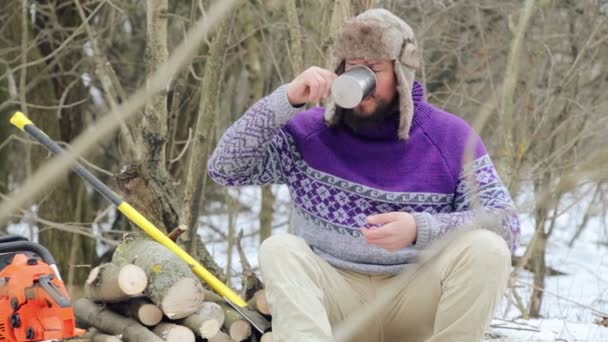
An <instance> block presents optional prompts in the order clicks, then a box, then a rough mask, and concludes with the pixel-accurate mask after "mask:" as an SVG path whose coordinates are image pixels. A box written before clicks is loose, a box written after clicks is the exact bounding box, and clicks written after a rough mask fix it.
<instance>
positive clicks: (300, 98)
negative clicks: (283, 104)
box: [287, 66, 338, 106]
mask: <svg viewBox="0 0 608 342" xmlns="http://www.w3.org/2000/svg"><path fill="white" fill-rule="evenodd" d="M336 77H338V76H337V75H336V74H335V73H333V72H331V71H329V70H325V69H322V68H319V67H316V66H312V67H310V68H308V69H306V71H304V72H303V73H301V74H299V75H298V76H297V77H296V78H295V79H294V80H293V81H291V83H289V86H288V87H287V98H288V99H289V103H291V105H292V106H300V105H304V104H306V103H317V102H319V101H320V100H321V99H326V98H329V96H330V95H331V85H332V83H333V82H334V80H335V79H336Z"/></svg>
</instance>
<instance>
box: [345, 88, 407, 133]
mask: <svg viewBox="0 0 608 342" xmlns="http://www.w3.org/2000/svg"><path fill="white" fill-rule="evenodd" d="M372 99H373V100H374V101H375V102H376V103H377V104H378V105H377V107H376V109H375V110H374V112H373V113H372V114H368V115H365V116H361V115H360V114H358V113H357V111H356V110H355V109H354V108H353V109H343V121H342V122H343V123H344V124H345V125H346V126H347V127H350V129H352V130H353V131H354V132H358V131H360V130H361V129H366V128H373V127H376V126H380V125H382V123H383V122H384V121H385V120H386V119H387V118H388V117H390V116H391V114H393V113H394V112H395V111H396V110H397V105H398V102H399V98H398V96H395V98H394V99H393V100H392V101H391V102H387V101H385V100H384V99H379V98H375V97H374V98H372ZM355 108H356V107H355Z"/></svg>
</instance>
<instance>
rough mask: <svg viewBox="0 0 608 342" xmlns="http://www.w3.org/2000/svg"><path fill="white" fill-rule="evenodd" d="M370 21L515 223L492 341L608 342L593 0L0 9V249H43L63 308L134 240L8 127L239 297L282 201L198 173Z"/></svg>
mask: <svg viewBox="0 0 608 342" xmlns="http://www.w3.org/2000/svg"><path fill="white" fill-rule="evenodd" d="M378 6H379V7H384V8H387V9H389V10H391V11H393V12H394V13H395V14H397V15H399V16H400V17H402V18H403V19H405V20H406V21H407V22H408V23H409V24H410V25H411V26H412V27H413V29H414V31H415V32H416V35H417V39H418V43H419V46H420V47H421V51H422V55H423V64H422V67H421V69H420V70H419V72H418V73H417V78H418V79H419V80H421V81H422V82H423V83H424V84H425V86H426V89H427V96H428V100H429V102H432V103H434V104H436V105H438V106H439V107H442V108H445V109H447V110H448V111H450V112H453V113H456V114H458V115H460V116H462V117H463V118H465V119H466V120H467V121H468V122H469V123H471V124H472V125H473V126H474V127H475V128H476V129H477V131H478V132H479V133H480V134H481V135H482V137H483V139H484V141H485V143H486V145H487V147H488V149H489V151H490V154H491V156H492V158H493V160H494V163H495V164H496V166H497V167H498V169H499V172H500V174H501V176H502V178H503V181H504V182H505V183H506V184H507V186H508V188H509V190H510V191H511V194H512V195H513V197H514V198H515V199H516V201H517V205H518V208H519V210H520V213H521V216H520V218H521V220H522V223H523V227H522V229H523V231H522V233H523V236H522V245H521V247H520V248H519V250H518V251H517V252H516V255H515V257H514V263H513V264H514V270H513V276H512V277H511V281H510V286H509V290H508V292H507V293H505V297H504V300H503V303H502V304H501V307H500V308H499V310H498V311H497V313H496V316H495V317H496V319H495V320H494V321H493V322H492V329H491V331H490V332H489V334H488V336H487V338H488V340H504V341H529V340H532V341H536V340H538V341H554V340H559V341H602V340H608V328H607V327H606V325H608V293H607V291H608V260H606V258H605V256H606V255H607V252H608V218H607V216H606V213H607V210H608V182H607V180H608V167H607V165H608V149H607V146H608V137H607V136H608V135H607V134H606V133H608V130H607V128H606V127H607V123H608V116H607V115H606V108H608V98H607V97H606V96H605V92H606V89H608V88H607V85H608V18H607V16H608V2H606V1H602V0H580V1H575V0H538V1H534V0H526V1H513V0H507V1H498V0H484V1H471V0H460V1H456V0H433V1H398V0H386V1H380V0H379V1H373V0H336V1H332V0H221V1H216V2H211V1H209V0H191V1H168V0H150V1H143V0H139V1H138V0H75V1H59V0H4V1H2V2H0V160H1V162H0V196H1V201H0V230H1V232H0V233H1V234H5V233H20V234H25V235H26V236H28V237H30V238H32V239H34V240H36V241H39V242H41V243H42V244H44V245H45V246H47V247H48V248H49V249H50V250H51V251H52V253H53V254H54V255H55V257H56V259H57V260H58V263H59V265H60V266H61V271H62V273H63V274H64V278H65V280H66V282H67V284H68V286H69V288H70V291H71V293H73V294H76V296H77V294H78V293H79V288H80V286H81V284H82V283H83V282H84V279H85V278H86V276H87V274H88V272H89V271H90V269H91V267H93V266H95V265H97V264H99V263H100V262H101V261H102V260H105V259H104V258H106V259H107V257H108V255H109V253H110V252H111V250H112V248H113V247H114V246H116V245H117V244H118V243H119V242H120V239H121V237H122V235H123V234H124V233H125V232H128V231H130V230H131V229H132V228H131V227H130V225H129V224H128V222H127V221H126V220H125V219H124V218H123V217H121V216H120V215H117V213H116V211H115V210H114V209H113V208H112V207H111V206H110V205H109V203H108V202H106V201H105V200H104V199H103V198H101V197H100V196H99V195H98V194H96V193H95V192H94V191H92V189H91V188H90V187H89V186H87V185H86V184H85V183H84V182H83V181H82V180H81V179H79V178H78V177H77V176H76V175H74V174H72V173H70V172H68V171H67V165H68V163H67V159H61V158H58V159H53V158H50V157H49V156H48V153H47V152H46V150H45V149H44V148H42V147H40V146H38V145H36V144H35V143H32V141H31V140H30V139H28V138H26V137H25V136H24V135H23V134H20V133H18V131H17V130H16V129H15V128H14V127H12V126H11V125H10V124H9V121H8V120H9V118H10V116H11V115H12V113H13V112H14V111H16V110H20V111H23V112H24V113H27V114H28V116H29V117H30V118H31V119H32V121H33V122H34V123H36V124H37V125H38V126H39V127H40V128H41V129H43V130H44V131H45V132H46V133H47V134H48V135H49V136H50V137H52V138H53V139H55V140H57V141H61V142H65V143H70V144H71V146H72V147H71V150H72V151H73V152H74V153H76V154H78V155H79V156H80V157H81V161H82V162H83V163H85V165H87V166H88V167H89V169H90V170H91V171H93V172H94V173H95V174H96V175H97V176H98V177H100V178H101V179H102V180H103V181H105V182H106V183H107V184H109V185H111V187H112V188H113V189H115V190H116V191H117V192H119V193H121V194H122V195H123V196H125V198H127V200H128V201H129V202H131V203H132V204H134V206H135V207H138V209H141V210H142V211H143V212H144V214H145V215H147V216H149V217H151V218H153V221H154V222H155V223H157V224H158V225H159V226H160V227H162V228H163V229H165V231H170V230H172V229H173V228H175V227H177V225H178V224H179V223H185V224H186V225H188V227H189V228H190V229H189V231H188V233H186V234H184V235H182V237H180V243H181V244H182V245H183V246H185V248H187V250H188V251H189V252H190V253H192V254H193V255H194V256H195V257H197V258H198V259H200V260H201V261H203V262H204V263H205V265H207V266H208V267H209V268H210V269H211V270H213V272H214V273H215V274H217V275H218V276H220V277H221V278H222V279H229V281H230V282H231V285H232V286H233V288H235V289H239V287H240V285H241V281H240V271H241V263H240V259H239V253H238V248H237V247H239V245H240V246H242V247H243V250H244V253H242V254H244V255H245V256H247V259H248V260H249V262H250V263H251V264H252V265H253V266H254V267H255V266H256V264H257V260H256V256H257V247H258V246H259V244H260V242H261V241H263V240H264V239H265V238H266V237H268V236H270V235H271V234H280V233H284V232H288V231H289V230H290V229H291V228H290V227H289V216H290V208H289V194H288V193H287V190H286V189H285V188H284V187H283V186H264V187H246V188H242V189H226V188H223V187H220V186H218V185H216V184H214V183H213V182H212V181H211V180H207V177H206V175H205V174H206V160H207V158H208V155H209V153H210V151H211V150H212V149H213V147H214V145H215V143H216V142H217V140H218V139H219V137H220V136H221V134H222V133H223V131H224V130H225V129H226V128H227V127H228V126H229V125H230V124H231V123H232V122H234V121H235V120H236V119H238V117H239V116H240V115H241V114H242V113H243V112H244V110H245V109H246V108H247V107H248V106H250V105H251V104H252V103H253V102H254V101H255V100H257V99H259V98H261V97H262V96H264V95H265V94H268V93H270V92H271V91H272V90H273V89H275V88H276V87H278V86H279V85H281V84H284V83H287V82H289V81H290V80H291V79H292V78H293V77H294V76H295V75H297V74H298V73H300V72H301V71H303V70H305V69H306V68H307V67H309V66H312V65H317V66H321V67H326V68H329V69H333V68H334V66H335V61H334V60H333V59H332V57H331V47H332V38H331V37H332V35H333V33H335V32H336V30H337V29H338V28H339V27H340V25H341V23H342V22H343V21H344V20H346V19H347V18H350V17H351V16H353V15H356V14H357V13H360V12H361V11H364V10H365V9H367V8H370V7H378ZM151 189H152V190H151ZM167 213H168V214H167ZM240 231H243V237H242V239H240V242H239V239H237V234H238V233H239V232H240ZM602 320H603V322H604V323H603V324H602Z"/></svg>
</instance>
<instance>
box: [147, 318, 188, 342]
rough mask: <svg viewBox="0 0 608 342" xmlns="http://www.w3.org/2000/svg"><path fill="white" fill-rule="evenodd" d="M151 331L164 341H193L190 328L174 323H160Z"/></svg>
mask: <svg viewBox="0 0 608 342" xmlns="http://www.w3.org/2000/svg"><path fill="white" fill-rule="evenodd" d="M153 332H154V333H155V334H156V335H158V336H160V338H162V339H163V341H166V342H194V333H192V331H191V330H190V329H188V328H186V327H184V326H181V325H177V324H174V323H161V324H159V325H157V326H156V327H155V328H154V330H153Z"/></svg>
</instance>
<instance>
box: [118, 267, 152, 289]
mask: <svg viewBox="0 0 608 342" xmlns="http://www.w3.org/2000/svg"><path fill="white" fill-rule="evenodd" d="M118 284H119V286H120V288H121V289H122V290H123V291H124V293H125V294H127V295H130V296H133V295H137V294H140V293H142V292H144V290H145V289H146V286H148V277H147V276H146V272H144V270H142V269H141V267H139V266H135V265H133V264H128V265H125V266H123V267H122V268H121V269H120V273H119V274H118Z"/></svg>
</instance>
